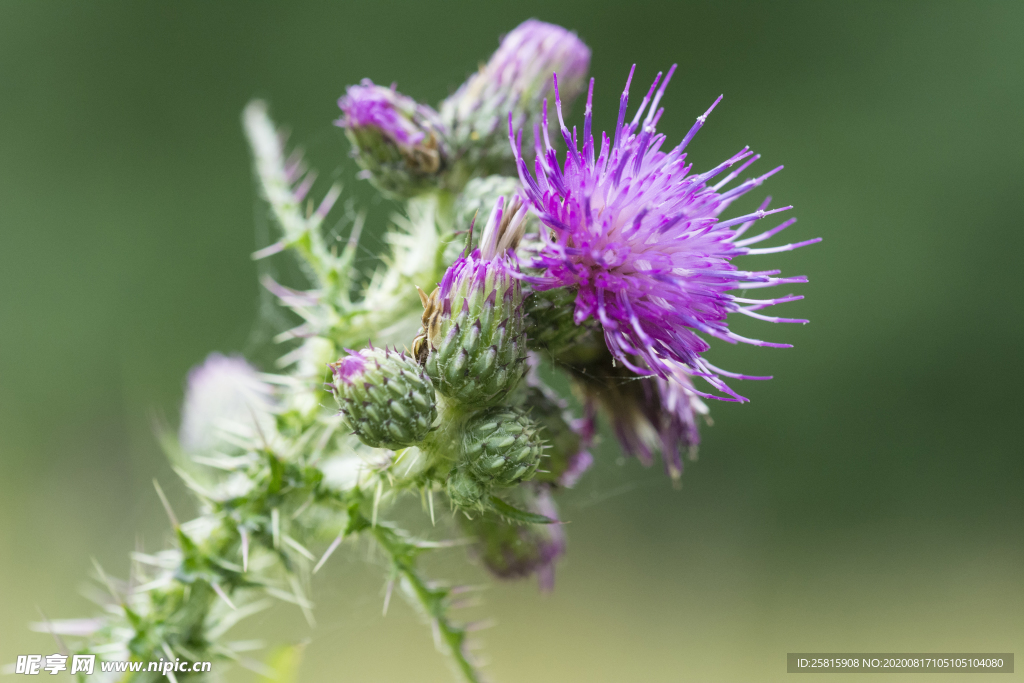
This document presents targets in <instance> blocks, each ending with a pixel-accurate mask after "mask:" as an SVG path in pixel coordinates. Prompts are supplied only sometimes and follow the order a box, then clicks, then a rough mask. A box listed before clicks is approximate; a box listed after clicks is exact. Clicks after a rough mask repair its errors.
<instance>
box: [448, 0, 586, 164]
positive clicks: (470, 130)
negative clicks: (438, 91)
mask: <svg viewBox="0 0 1024 683" xmlns="http://www.w3.org/2000/svg"><path fill="white" fill-rule="evenodd" d="M589 67H590V48H588V47H587V46H586V45H584V44H583V42H582V41H581V40H580V39H579V38H578V37H577V36H576V34H575V33H573V32H571V31H568V30H566V29H564V28H562V27H561V26H555V25H554V24H547V23H544V22H542V21H537V20H536V19H529V20H527V21H524V22H523V23H522V24H520V25H519V26H517V27H516V28H514V29H513V30H512V31H511V32H509V34H508V35H506V36H505V38H504V39H503V40H502V41H501V45H500V46H499V47H498V50H497V51H496V52H495V53H494V54H493V55H491V58H490V60H489V61H488V62H487V64H486V65H484V66H483V67H481V68H480V70H479V71H478V72H477V73H475V74H473V75H472V76H470V77H469V79H468V80H467V81H466V82H465V83H463V84H462V86H461V87H460V88H459V89H458V90H457V91H456V92H455V94H454V95H452V96H451V97H449V98H448V99H446V100H445V101H444V102H442V103H441V106H440V110H441V119H442V121H444V123H445V125H446V126H447V127H448V130H449V132H450V137H449V139H450V140H451V141H452V146H453V148H455V149H456V150H457V152H456V155H457V156H458V157H459V158H460V159H461V160H462V161H463V162H464V163H467V164H469V165H470V166H471V167H473V169H474V170H475V171H476V174H477V175H486V174H488V173H506V174H509V173H514V171H512V170H511V169H512V168H513V166H512V165H511V164H512V155H511V152H510V150H509V147H508V141H507V139H506V132H507V130H508V117H509V114H510V113H511V115H512V124H513V126H514V127H515V129H516V130H519V129H521V128H524V127H526V128H532V127H533V124H534V123H535V122H536V121H537V120H538V119H539V115H540V112H541V107H542V102H543V101H544V99H545V98H547V97H549V96H550V95H552V94H553V93H554V90H553V87H552V74H555V73H557V74H558V83H559V87H560V90H561V98H562V103H563V104H565V105H567V104H568V103H569V102H571V101H572V100H573V99H575V98H576V96H577V95H579V93H580V92H581V91H582V89H583V84H584V80H585V79H586V75H587V69H588V68H589Z"/></svg>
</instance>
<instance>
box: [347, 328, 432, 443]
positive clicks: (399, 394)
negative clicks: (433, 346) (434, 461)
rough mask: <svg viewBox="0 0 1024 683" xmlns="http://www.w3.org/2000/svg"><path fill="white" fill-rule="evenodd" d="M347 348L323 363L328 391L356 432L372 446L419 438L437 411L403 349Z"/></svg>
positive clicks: (428, 386)
mask: <svg viewBox="0 0 1024 683" xmlns="http://www.w3.org/2000/svg"><path fill="white" fill-rule="evenodd" d="M350 354H351V355H349V356H346V357H345V358H342V359H341V360H339V361H338V362H337V363H332V364H331V365H330V366H329V367H330V368H331V372H332V373H333V374H334V385H333V387H332V389H333V391H334V397H335V398H336V399H337V400H338V405H340V406H341V412H342V415H344V418H345V422H346V423H347V424H348V426H349V427H350V428H351V429H352V431H353V432H355V434H356V436H358V437H359V438H360V439H361V440H362V441H363V443H365V444H366V445H367V446H372V447H374V448H391V449H396V448H403V447H405V446H411V445H413V444H415V443H418V442H420V441H422V440H423V438H424V437H426V435H427V432H429V431H430V427H431V425H432V424H433V422H434V419H435V418H436V417H437V409H436V406H435V402H434V387H433V385H431V383H430V378H429V377H427V375H426V373H424V372H423V369H422V368H421V367H420V366H419V365H418V364H417V363H416V362H415V361H413V360H412V359H411V358H409V357H407V356H406V355H405V354H402V353H398V352H396V351H389V350H387V349H383V350H382V349H374V348H372V347H371V348H369V349H363V350H362V351H358V352H350Z"/></svg>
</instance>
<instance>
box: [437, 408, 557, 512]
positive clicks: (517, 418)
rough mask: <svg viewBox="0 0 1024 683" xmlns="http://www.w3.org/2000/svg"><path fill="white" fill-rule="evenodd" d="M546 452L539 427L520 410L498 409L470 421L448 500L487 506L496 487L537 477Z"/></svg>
mask: <svg viewBox="0 0 1024 683" xmlns="http://www.w3.org/2000/svg"><path fill="white" fill-rule="evenodd" d="M543 453H544V441H543V439H542V438H541V437H540V433H539V428H538V425H537V424H536V423H535V422H534V421H533V420H532V419H530V416H529V415H527V414H526V412H524V411H522V410H519V409H517V408H506V407H496V408H490V409H488V410H484V411H482V412H480V413H477V414H476V415H474V416H473V417H471V418H469V420H468V421H467V422H466V424H465V425H464V427H463V430H462V448H461V452H460V458H459V461H458V462H457V463H456V465H455V467H454V468H453V469H452V471H451V472H450V473H449V475H448V480H447V482H446V489H447V491H448V497H449V498H451V500H452V503H454V504H455V505H456V506H457V507H462V508H471V507H483V506H482V505H481V503H482V502H483V501H484V499H485V498H486V497H487V496H488V495H490V493H491V491H492V490H493V489H495V488H503V487H507V486H514V485H515V484H518V483H520V482H522V481H526V480H527V479H530V478H531V477H533V475H534V473H536V471H537V465H539V464H540V460H541V457H542V456H543Z"/></svg>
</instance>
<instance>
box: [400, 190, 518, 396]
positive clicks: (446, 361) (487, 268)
mask: <svg viewBox="0 0 1024 683" xmlns="http://www.w3.org/2000/svg"><path fill="white" fill-rule="evenodd" d="M525 215H526V211H525V210H524V209H523V208H522V206H521V205H520V204H519V202H518V201H514V202H513V203H512V206H510V207H509V210H508V211H505V210H504V199H503V198H502V199H499V200H498V202H497V204H496V205H495V208H494V211H493V212H492V213H491V217H490V220H489V221H488V224H487V227H486V228H485V229H484V235H483V238H482V240H481V247H480V249H477V250H475V251H474V252H473V253H472V254H470V255H469V257H463V258H459V259H458V260H456V261H455V263H453V264H452V266H451V267H450V268H449V269H448V270H447V272H446V273H445V275H444V278H443V279H442V280H441V284H440V286H439V288H438V289H436V290H435V291H434V293H433V294H432V295H431V296H430V298H429V299H428V298H426V297H423V299H424V308H425V311H424V314H423V327H424V332H423V335H422V336H421V337H420V338H418V339H417V340H416V341H415V342H414V344H413V347H414V349H415V350H416V355H417V357H418V358H420V359H421V360H423V362H424V363H425V367H426V371H427V375H429V376H430V378H431V379H432V380H433V381H434V386H436V387H437V390H438V391H440V392H441V393H442V394H444V395H445V396H446V397H448V398H449V399H451V400H452V401H454V402H456V403H459V404H462V405H465V406H471V407H474V408H478V407H485V406H489V405H494V404H496V403H498V402H500V401H501V400H502V398H503V397H504V396H505V395H506V394H507V393H508V392H509V391H511V390H512V389H513V388H515V386H516V384H518V382H519V380H520V378H521V377H522V376H523V372H525V369H526V367H525V360H526V339H525V335H524V327H523V295H522V287H521V285H520V283H519V279H518V275H519V268H518V266H517V265H516V262H515V261H514V260H512V259H511V258H509V256H508V251H509V250H510V249H514V248H515V245H516V244H517V243H518V241H519V238H520V237H521V236H522V228H523V222H524V220H525Z"/></svg>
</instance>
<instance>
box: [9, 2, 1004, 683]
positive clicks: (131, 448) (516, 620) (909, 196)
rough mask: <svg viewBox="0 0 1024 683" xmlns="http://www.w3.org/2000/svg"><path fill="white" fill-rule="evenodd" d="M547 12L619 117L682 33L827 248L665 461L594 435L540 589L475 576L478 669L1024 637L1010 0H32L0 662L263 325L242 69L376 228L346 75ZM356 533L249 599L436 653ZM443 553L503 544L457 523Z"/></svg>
mask: <svg viewBox="0 0 1024 683" xmlns="http://www.w3.org/2000/svg"><path fill="white" fill-rule="evenodd" d="M531 16H536V17H538V18H541V19H544V20H546V21H551V22H555V23H559V24H562V25H565V26H567V27H570V28H572V29H574V30H576V31H578V33H579V35H580V36H581V37H582V38H583V39H584V40H585V41H586V42H587V43H588V44H589V45H590V46H591V47H592V49H593V53H594V56H593V65H592V74H593V75H594V76H595V77H596V78H597V87H596V94H595V101H596V102H595V112H596V113H595V120H596V123H597V124H598V125H599V126H600V127H603V128H608V127H610V126H613V125H614V116H615V109H616V101H617V97H618V94H619V92H620V91H621V87H622V84H623V82H624V79H625V76H626V73H627V71H628V68H629V66H630V64H632V63H633V62H634V61H635V62H637V64H638V67H637V68H638V81H637V83H638V86H637V87H638V88H643V87H644V84H646V83H647V82H649V81H650V79H651V78H652V77H653V76H654V73H655V72H656V71H657V70H659V69H664V68H666V67H668V66H669V65H670V64H672V63H673V62H678V63H679V64H680V70H679V73H678V74H677V76H676V77H675V80H674V81H673V84H672V86H671V88H670V89H669V91H668V94H667V95H666V97H665V101H664V105H665V106H666V109H667V113H666V115H665V116H664V118H663V123H662V125H661V126H660V128H661V130H663V132H665V133H667V135H668V137H669V139H670V140H677V139H679V138H680V137H681V136H682V135H683V134H684V133H685V131H686V130H687V129H688V127H689V126H690V124H691V123H692V121H693V119H694V117H696V116H697V115H698V114H700V113H702V112H703V111H704V110H705V109H706V108H707V106H708V105H709V104H710V103H711V101H713V99H714V98H715V97H716V96H717V95H718V94H720V93H725V96H726V97H725V100H724V102H723V103H722V105H721V106H719V108H718V109H717V110H716V111H715V113H714V115H713V116H712V117H711V119H710V121H709V124H708V125H707V126H706V127H705V128H704V129H703V130H702V131H701V133H700V134H699V136H698V137H697V138H696V140H695V142H694V143H693V144H692V145H691V146H690V150H691V158H693V159H694V161H695V162H696V164H697V166H698V167H708V166H711V165H713V164H715V163H717V162H718V161H720V160H721V159H724V158H725V157H726V156H727V155H728V154H730V153H732V152H734V151H735V150H736V149H738V148H739V147H740V146H742V145H744V144H749V145H751V146H752V147H754V149H755V150H756V151H759V152H760V153H762V154H763V155H764V161H762V162H761V164H763V165H762V166H761V169H762V170H767V169H768V168H771V167H772V166H774V165H775V164H777V163H783V164H785V165H786V170H785V171H784V172H783V173H782V174H780V175H777V176H775V177H773V178H772V179H771V181H770V182H769V183H768V185H767V186H766V188H765V189H767V190H768V191H770V192H771V194H772V195H773V196H774V197H775V198H776V203H777V204H786V203H792V204H794V205H795V206H796V215H797V216H799V218H800V222H799V223H798V224H797V226H796V227H794V228H792V229H791V230H790V231H789V232H790V233H792V234H791V235H790V236H791V237H792V238H793V239H806V238H809V237H814V236H819V235H820V236H822V237H824V238H825V239H824V243H823V244H820V245H817V246H813V247H809V248H806V249H802V250H800V251H799V252H795V253H789V254H779V255H776V256H771V257H759V260H758V264H757V265H759V266H763V265H764V264H765V263H767V262H768V261H769V260H770V261H771V263H772V266H770V267H776V266H777V267H780V268H782V269H784V271H785V272H786V273H788V274H798V273H806V274H807V275H808V276H810V279H811V283H810V284H809V285H805V286H801V287H799V292H800V293H803V294H806V295H807V296H808V298H807V299H806V300H805V301H803V302H799V303H796V304H789V305H788V306H789V309H788V311H787V313H786V314H792V315H795V316H800V317H809V318H811V320H812V323H811V324H810V325H807V326H796V327H793V326H790V327H783V326H771V325H768V324H767V323H756V322H754V321H749V322H751V324H750V325H743V324H742V323H744V322H748V321H739V322H738V324H739V326H740V328H741V330H743V331H747V332H754V333H756V334H760V335H763V336H767V337H768V338H771V339H773V340H780V341H789V342H792V343H794V344H795V345H796V348H795V349H791V350H775V349H733V348H721V347H722V346H724V345H722V344H719V345H717V346H716V348H715V349H714V350H713V352H712V354H711V356H710V357H711V359H712V360H713V362H715V363H718V364H719V365H724V366H726V367H729V368H732V369H735V370H739V371H744V372H752V373H754V374H772V375H775V377H776V379H774V380H773V381H771V382H761V383H745V384H744V385H743V386H742V389H743V390H744V393H745V394H746V395H747V396H749V397H750V398H751V399H752V402H751V403H749V404H747V405H731V404H717V403H716V404H714V405H712V409H713V417H714V426H712V427H708V428H705V429H704V430H703V433H704V443H703V445H702V447H701V453H700V459H699V461H697V462H696V463H693V464H692V465H689V466H688V467H687V471H686V473H685V475H684V477H683V485H682V488H681V490H673V489H672V487H671V486H670V485H669V483H668V481H667V479H666V477H665V476H664V474H663V472H662V471H661V470H660V468H658V467H655V468H653V469H651V470H645V469H644V468H642V467H641V466H640V465H639V464H638V463H636V462H635V461H623V460H622V459H621V458H619V455H618V451H617V446H616V445H615V444H614V442H613V440H611V439H608V438H607V437H606V439H605V442H604V445H603V446H602V447H601V448H600V449H599V450H600V452H599V456H600V457H599V459H598V460H599V462H598V465H597V467H596V468H595V470H594V471H593V472H592V473H591V474H590V475H589V476H588V477H587V478H586V479H584V481H583V482H582V483H581V484H580V485H579V487H578V489H577V490H575V491H573V492H571V493H570V494H568V495H567V496H566V499H565V504H564V511H565V517H567V518H568V519H569V520H571V524H570V525H569V527H568V529H569V532H570V537H571V547H570V554H569V557H568V559H567V560H566V561H565V562H564V563H563V564H562V566H561V567H560V570H559V574H558V585H557V588H556V591H555V592H554V594H553V595H550V596H541V595H539V594H538V593H537V590H536V588H535V586H534V585H532V584H531V583H520V584H493V585H492V587H491V588H490V589H489V590H488V591H487V592H486V594H485V600H486V605H485V610H484V612H485V613H489V614H491V615H493V616H494V617H496V619H497V625H496V626H495V627H494V628H492V629H490V630H488V631H486V632H484V634H483V638H484V640H485V642H486V645H487V651H488V653H489V658H490V660H491V664H490V666H489V667H488V671H489V673H490V674H491V675H492V676H493V678H495V679H496V680H498V681H504V682H506V683H511V682H513V681H537V682H541V681H588V682H599V681H632V680H643V681H666V682H667V681H741V680H750V681H753V680H758V681H779V680H784V679H787V674H786V673H785V667H786V653H787V652H791V651H805V652H806V651H840V652H844V651H845V652H856V651H890V652H894V651H919V652H920V651H924V652H941V651H988V652H997V651H1003V652H1005V651H1016V653H1017V655H1018V657H1020V656H1021V655H1022V653H1024V647H1022V645H1024V465H1022V448H1021V436H1020V430H1021V425H1022V424H1024V420H1022V418H1024V410H1022V401H1021V399H1020V395H1019V393H1018V392H1019V385H1020V381H1021V379H1022V369H1024V368H1022V360H1021V358H1022V353H1021V342H1022V339H1024V322H1022V320H1024V316H1022V313H1024V310H1022V305H1021V293H1022V292H1021V276H1020V272H1021V270H1020V263H1021V255H1022V247H1024V238H1022V235H1024V229H1022V228H1024V225H1022V216H1024V202H1022V199H1021V197H1022V188H1024V174H1022V164H1024V121H1022V115H1021V112H1022V111H1024V49H1022V45H1024V4H1021V3H1019V2H956V3H951V2H902V3H890V2H843V3H820V2H778V3H753V2H750V3H746V2H716V3H709V2H708V3H705V2H700V3H698V2H665V3H662V4H658V3H652V2H643V1H636V2H631V3H628V4H627V3H622V2H607V1H595V0H587V1H586V2H584V1H582V0H564V1H563V0H560V1H557V2H555V1H549V2H519V3H504V4H502V5H496V4H490V3H472V2H445V3H427V2H373V3H369V2H349V3H319V2H318V3H287V4H286V3H273V2H218V3H206V2H199V1H180V2H175V3H135V2H103V3H97V2H63V1H57V0H31V1H29V0H22V1H20V2H14V1H9V2H4V3H3V4H2V5H0V237H2V240H0V663H2V664H9V663H11V662H13V661H14V658H15V656H16V655H17V654H19V653H31V652H44V653H49V652H52V651H53V649H54V646H53V643H52V641H51V640H50V639H49V636H46V635H42V634H35V633H32V632H30V631H28V630H27V629H26V624H27V623H28V622H30V621H35V620H38V619H39V610H42V611H43V612H44V613H45V614H46V615H47V616H49V617H52V618H58V617H73V616H84V615H88V614H89V613H90V611H91V609H92V607H91V604H90V603H88V602H87V601H86V600H85V599H84V598H83V597H81V595H80V593H79V590H80V588H81V586H82V584H83V583H84V582H85V581H86V577H87V576H88V575H89V573H90V572H91V561H90V558H91V557H95V558H97V559H98V560H99V561H100V562H101V563H102V564H103V565H104V566H106V567H107V568H108V569H109V570H110V571H111V572H112V573H115V574H119V575H125V574H126V573H127V552H128V551H129V550H130V549H131V548H132V547H134V546H135V544H136V543H141V544H142V545H143V546H144V547H146V548H149V549H155V548H157V547H159V546H160V545H161V544H162V543H163V542H164V541H165V540H166V536H167V523H166V520H165V518H164V516H163V513H162V511H161V509H160V505H159V502H158V500H157V498H156V496H155V495H154V493H153V487H152V485H151V480H152V479H153V477H158V478H159V479H160V480H161V481H162V482H163V483H164V486H165V488H167V489H169V490H170V494H171V498H172V502H173V503H174V505H175V507H177V508H178V510H179V515H181V516H186V512H187V511H188V510H190V509H191V507H190V503H189V499H188V496H187V494H186V493H185V492H184V490H183V489H182V487H181V486H179V485H178V484H177V483H176V480H175V477H174V475H173V473H172V472H171V470H170V468H169V466H168V465H167V464H166V462H165V459H164V457H163V455H162V453H161V452H160V450H159V448H158V446H157V444H156V439H155V438H154V435H153V424H154V421H159V420H165V421H167V422H169V423H171V424H174V423H175V421H176V420H177V415H178V410H179V408H178V406H179V401H180V399H181V395H182V386H183V378H184V376H185V373H186V371H187V370H188V368H189V367H190V366H192V365H193V364H195V363H197V362H199V361H201V360H202V359H203V358H204V356H205V355H206V354H207V353H209V352H210V351H214V350H218V351H222V352H232V351H240V352H245V353H248V354H250V355H252V357H254V358H256V359H258V360H259V361H260V362H261V363H262V364H263V365H264V367H269V363H270V362H271V360H272V358H273V357H274V353H275V351H274V350H273V349H272V348H270V347H269V346H268V344H269V342H268V339H269V337H270V335H271V334H272V333H273V331H274V325H275V324H276V323H275V321H274V319H273V318H272V316H269V315H267V313H266V311H265V310H264V306H265V298H264V297H263V295H261V292H260V289H259V286H258V284H257V282H256V266H255V265H254V264H253V262H252V261H251V260H250V258H249V254H250V253H251V252H252V251H253V250H254V249H255V248H256V246H258V245H261V244H266V239H267V238H266V235H265V234H264V233H265V231H266V230H268V229H269V228H268V226H267V224H266V221H265V212H264V209H263V207H262V206H261V205H260V203H259V202H258V201H257V198H256V193H255V191H254V187H253V183H252V178H251V173H250V159H249V155H248V151H247V149H246V147H245V143H244V140H243V137H242V133H241V129H240V123H239V114H240V112H241V109H242V107H243V106H244V105H245V103H246V102H247V101H248V100H249V99H251V98H253V97H263V98H266V99H268V100H269V102H270V104H271V108H272V113H273V114H274V115H275V117H276V118H277V119H278V120H280V121H283V122H286V123H287V124H289V125H290V126H291V129H292V141H293V142H296V143H299V144H302V145H303V146H304V147H305V148H306V149H307V150H308V153H309V156H310V157H311V159H312V161H313V164H314V165H315V166H317V167H319V168H320V169H321V171H322V177H326V178H328V179H331V178H343V179H345V180H346V181H347V185H346V194H347V196H348V197H352V198H354V200H356V201H359V202H365V203H366V204H367V205H368V206H369V207H370V217H371V224H372V225H373V226H376V228H380V227H382V226H383V225H384V223H385V221H386V219H387V216H388V214H389V213H390V212H391V211H393V207H392V206H389V205H388V204H386V203H381V202H379V201H377V202H373V201H372V197H373V193H372V192H370V190H369V188H368V187H367V186H366V184H365V183H362V182H359V181H356V180H355V179H354V178H352V175H353V172H354V167H353V164H352V163H351V161H350V160H349V159H348V154H347V152H348V150H347V146H346V143H345V141H344V139H343V136H342V134H341V132H340V131H339V130H338V129H337V128H335V127H334V126H333V125H332V120H333V119H334V118H336V116H337V110H336V105H335V101H336V99H337V97H338V96H339V95H340V94H341V93H342V92H343V89H344V87H345V86H346V85H347V84H350V83H354V82H357V81H358V79H360V78H362V77H367V76H368V77H371V78H373V79H374V80H375V81H377V82H382V83H390V82H391V81H397V83H398V86H399V88H400V89H401V90H403V91H404V92H406V93H408V94H410V95H412V96H415V97H417V98H419V99H421V100H424V101H428V102H436V101H438V100H440V99H441V98H442V97H444V96H445V95H447V94H448V93H449V92H450V91H451V90H453V89H454V88H455V87H456V86H457V85H458V84H459V83H460V82H461V81H462V79H463V78H464V77H465V76H466V75H467V74H468V73H470V72H471V71H472V70H473V69H474V68H475V67H476V65H477V64H478V62H479V61H481V60H484V59H486V57H487V56H488V55H489V54H490V52H491V51H492V50H493V49H494V48H495V47H496V45H497V41H498V38H499V36H500V35H501V34H502V33H504V32H505V31H507V30H509V29H510V28H512V27H513V26H515V25H516V24H517V23H519V22H520V21H522V20H523V19H526V18H528V17H531ZM577 113H579V110H577ZM376 240H377V238H376V237H375V236H373V235H371V236H370V237H368V238H367V242H366V244H367V246H368V247H369V248H370V249H373V248H374V245H377V244H379V242H378V241H376ZM755 330H756V332H755ZM365 550H366V549H365V548H362V549H350V551H349V552H348V553H346V554H343V555H339V556H338V559H336V560H332V562H331V563H330V565H329V566H328V568H327V569H326V570H325V571H324V572H322V573H321V574H318V576H317V581H316V582H315V593H314V598H315V599H316V601H317V603H318V609H317V615H318V619H319V625H318V626H317V627H316V628H315V629H312V630H311V629H310V628H309V627H308V626H306V625H305V623H304V621H303V620H302V618H301V616H300V615H299V614H298V613H297V610H292V609H290V608H288V607H281V608H279V609H275V610H273V611H272V612H271V613H269V614H267V615H265V616H263V617H260V618H258V619H255V620H253V622H252V623H250V624H249V625H247V626H246V627H245V628H244V629H242V631H241V634H242V635H255V636H261V637H265V638H267V639H268V640H270V641H272V642H299V641H305V640H307V639H308V647H307V648H306V650H305V661H304V664H303V668H302V672H301V673H302V676H301V679H302V680H304V681H336V680H353V681H423V682H428V681H446V680H449V677H448V671H447V669H446V666H445V663H444V661H443V660H442V659H441V658H440V657H438V656H436V655H435V654H434V653H433V652H432V645H431V639H430V635H429V630H428V629H426V628H424V627H422V626H421V625H420V624H419V623H418V621H417V619H416V617H415V615H414V614H413V613H412V611H411V610H410V609H409V608H407V607H406V606H405V605H404V604H397V603H396V604H394V605H393V606H392V609H391V612H390V614H389V615H388V616H387V617H386V618H383V617H381V615H380V611H381V610H380V607H381V595H382V586H383V582H384V581H383V577H382V574H381V570H380V567H379V566H376V565H374V564H373V563H372V562H371V563H369V564H367V563H366V562H364V557H363V555H364V554H365ZM433 569H434V571H435V573H437V574H451V575H455V576H457V577H461V578H464V579H466V580H471V581H486V580H487V579H486V577H484V575H483V573H482V572H480V571H479V570H476V569H472V568H468V569H467V568H466V566H465V562H464V557H463V555H462V551H461V550H453V551H451V552H450V554H449V555H447V556H445V557H441V558H439V559H438V560H437V561H435V563H434V565H433ZM484 612H482V613H484ZM1020 667H1021V664H1020V663H1018V671H1020ZM228 677H229V679H230V680H233V681H248V680H252V677H253V675H252V674H250V673H248V672H246V671H244V670H232V671H231V672H230V673H229V674H228ZM816 678H819V677H815V676H811V677H810V678H807V679H801V680H809V681H813V680H815V679H816ZM852 678H853V679H856V676H853V677H852ZM970 678H972V677H971V676H962V677H960V678H958V680H968V679H970ZM975 678H981V677H975ZM1021 678H1022V675H1021V674H1020V673H1017V674H1013V675H1009V676H1005V677H1003V678H1001V680H1020V679H1021ZM886 679H887V677H886V676H882V677H881V678H879V677H872V678H870V679H869V680H871V681H874V682H876V683H881V681H884V680H886ZM844 680H852V679H846V678H844ZM983 680H988V679H983Z"/></svg>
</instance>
